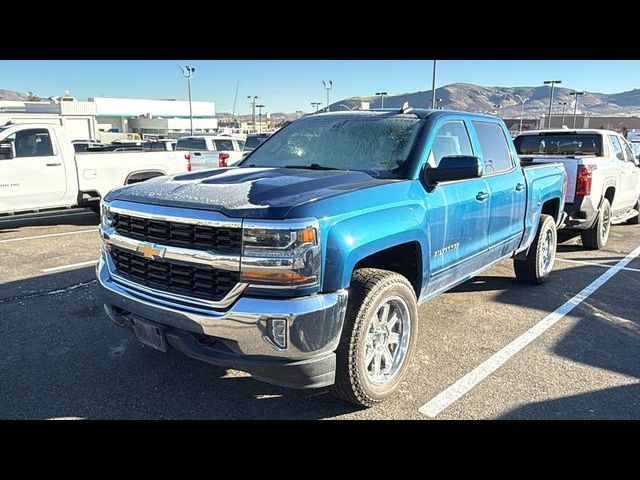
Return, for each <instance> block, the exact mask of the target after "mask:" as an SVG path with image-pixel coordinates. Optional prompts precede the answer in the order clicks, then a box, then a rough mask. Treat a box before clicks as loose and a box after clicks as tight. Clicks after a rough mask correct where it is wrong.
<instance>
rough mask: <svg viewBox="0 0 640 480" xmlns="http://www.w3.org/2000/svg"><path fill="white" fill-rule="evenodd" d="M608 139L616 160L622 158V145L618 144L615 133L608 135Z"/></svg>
mask: <svg viewBox="0 0 640 480" xmlns="http://www.w3.org/2000/svg"><path fill="white" fill-rule="evenodd" d="M609 140H611V145H612V146H613V153H614V154H615V156H616V157H617V158H618V160H624V154H623V153H622V147H621V146H620V142H619V141H618V137H616V136H615V135H609Z"/></svg>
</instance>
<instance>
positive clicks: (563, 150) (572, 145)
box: [514, 133, 602, 156]
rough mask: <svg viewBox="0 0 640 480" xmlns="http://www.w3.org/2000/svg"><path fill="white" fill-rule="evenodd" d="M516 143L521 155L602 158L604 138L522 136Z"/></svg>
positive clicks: (559, 135)
mask: <svg viewBox="0 0 640 480" xmlns="http://www.w3.org/2000/svg"><path fill="white" fill-rule="evenodd" d="M514 143H515V145H516V151H517V152H518V154H520V155H597V156H602V138H601V137H600V135H597V134H578V135H576V134H572V133H567V134H553V135H545V134H540V135H520V136H518V137H517V138H516V139H515V140H514Z"/></svg>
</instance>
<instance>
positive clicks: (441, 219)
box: [426, 117, 489, 294]
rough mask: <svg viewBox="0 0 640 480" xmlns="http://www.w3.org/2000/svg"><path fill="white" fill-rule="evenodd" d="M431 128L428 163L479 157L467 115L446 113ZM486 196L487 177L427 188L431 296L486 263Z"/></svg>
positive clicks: (434, 163)
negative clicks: (444, 158)
mask: <svg viewBox="0 0 640 480" xmlns="http://www.w3.org/2000/svg"><path fill="white" fill-rule="evenodd" d="M433 131H434V132H435V135H434V136H433V137H432V138H431V139H430V140H429V141H430V153H429V155H428V159H427V163H428V165H429V166H430V167H436V166H437V165H438V164H439V163H440V160H441V159H442V158H443V157H446V156H451V155H470V156H473V155H477V152H474V150H473V147H472V143H471V139H470V137H469V132H468V125H467V123H466V122H465V121H464V120H463V119H461V118H460V119H459V118H455V117H447V118H446V119H443V120H441V121H440V122H439V123H438V124H437V125H435V126H434V128H433ZM428 148H429V147H428ZM488 198H489V196H488V187H487V182H486V181H485V180H484V178H471V179H466V180H458V181H451V182H441V183H439V184H438V185H437V186H436V187H435V188H433V189H432V190H428V191H427V192H426V201H427V205H428V209H429V222H428V228H429V231H428V236H429V240H430V243H431V258H430V269H429V270H430V275H431V278H430V279H429V282H428V284H427V288H428V291H427V293H428V294H433V293H435V292H437V291H440V290H442V289H443V288H446V287H447V286H449V285H451V284H453V283H455V282H457V281H459V280H461V279H463V278H465V277H467V276H469V275H470V274H472V273H473V272H475V271H476V270H478V269H479V268H481V267H482V266H483V265H484V264H485V260H484V254H485V253H486V250H487V232H488V228H489V201H488Z"/></svg>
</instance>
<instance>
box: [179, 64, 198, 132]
mask: <svg viewBox="0 0 640 480" xmlns="http://www.w3.org/2000/svg"><path fill="white" fill-rule="evenodd" d="M179 68H180V71H181V72H182V75H184V78H186V79H187V85H188V86H189V122H190V124H191V135H192V136H193V107H192V105H191V79H192V78H193V77H194V76H195V75H196V67H190V66H189V65H187V66H186V67H185V68H182V67H179Z"/></svg>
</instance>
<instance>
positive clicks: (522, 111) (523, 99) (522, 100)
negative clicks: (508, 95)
mask: <svg viewBox="0 0 640 480" xmlns="http://www.w3.org/2000/svg"><path fill="white" fill-rule="evenodd" d="M516 97H518V98H519V99H520V103H522V109H521V110H520V129H519V131H518V134H521V133H522V121H523V119H524V102H526V101H527V100H528V99H527V98H522V97H521V96H520V95H516Z"/></svg>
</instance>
